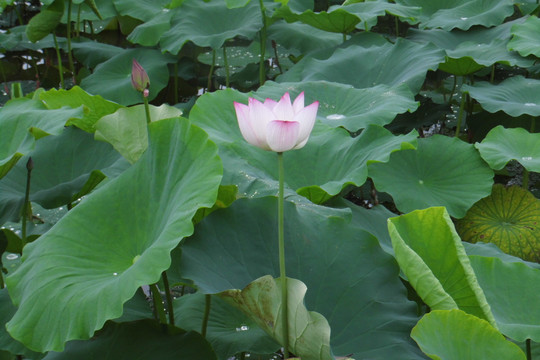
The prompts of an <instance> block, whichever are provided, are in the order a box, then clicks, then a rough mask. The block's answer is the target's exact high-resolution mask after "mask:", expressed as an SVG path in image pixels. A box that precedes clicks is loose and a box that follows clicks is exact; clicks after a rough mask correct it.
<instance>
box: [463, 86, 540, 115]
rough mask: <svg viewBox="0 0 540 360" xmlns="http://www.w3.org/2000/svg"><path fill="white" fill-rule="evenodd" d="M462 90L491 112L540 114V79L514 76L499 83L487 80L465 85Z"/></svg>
mask: <svg viewBox="0 0 540 360" xmlns="http://www.w3.org/2000/svg"><path fill="white" fill-rule="evenodd" d="M462 91H464V92H467V93H469V95H470V96H471V97H472V98H473V99H475V100H476V101H478V102H479V103H480V105H482V107H483V108H484V109H485V110H487V111H489V112H491V113H494V112H497V111H504V112H505V113H507V114H509V115H511V116H514V117H516V116H520V115H523V114H528V115H532V116H539V115H540V80H536V79H527V78H524V77H523V76H513V77H510V78H508V79H506V80H504V81H502V82H501V83H499V84H497V85H494V84H491V83H489V82H487V81H479V82H476V83H475V84H474V85H463V87H462Z"/></svg>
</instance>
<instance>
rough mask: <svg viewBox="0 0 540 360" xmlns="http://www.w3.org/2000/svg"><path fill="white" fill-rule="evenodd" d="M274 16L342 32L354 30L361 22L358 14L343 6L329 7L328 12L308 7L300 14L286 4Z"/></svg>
mask: <svg viewBox="0 0 540 360" xmlns="http://www.w3.org/2000/svg"><path fill="white" fill-rule="evenodd" d="M274 17H277V18H282V19H285V20H286V21H287V22H295V21H301V22H303V23H304V24H308V25H310V26H313V27H315V28H317V29H320V30H323V31H328V32H334V33H340V34H347V33H350V32H352V31H353V30H354V29H355V27H356V24H358V23H359V22H360V18H359V17H358V16H356V15H354V14H351V13H350V12H348V11H347V10H345V9H344V8H342V7H335V8H332V9H329V11H328V12H327V11H321V12H313V10H309V9H308V10H306V11H304V12H302V13H300V14H298V13H295V12H293V11H291V9H290V8H289V7H288V6H286V5H284V6H281V7H279V8H278V9H277V10H276V11H275V12H274Z"/></svg>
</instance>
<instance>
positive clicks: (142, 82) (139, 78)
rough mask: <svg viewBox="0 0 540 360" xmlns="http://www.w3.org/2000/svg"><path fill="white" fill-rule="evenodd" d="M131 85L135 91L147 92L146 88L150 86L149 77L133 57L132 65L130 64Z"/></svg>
mask: <svg viewBox="0 0 540 360" xmlns="http://www.w3.org/2000/svg"><path fill="white" fill-rule="evenodd" d="M131 85H133V88H134V89H135V90H137V91H140V92H142V93H144V92H145V90H146V92H147V93H148V88H149V87H150V79H149V78H148V74H147V73H146V71H145V70H144V68H143V67H142V66H141V64H139V63H138V62H137V60H135V59H133V65H132V66H131Z"/></svg>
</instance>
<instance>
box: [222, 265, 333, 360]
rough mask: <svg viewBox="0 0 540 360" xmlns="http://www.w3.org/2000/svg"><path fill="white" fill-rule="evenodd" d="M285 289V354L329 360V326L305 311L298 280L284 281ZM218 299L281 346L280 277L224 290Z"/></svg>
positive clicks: (319, 316) (302, 288)
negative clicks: (245, 315)
mask: <svg viewBox="0 0 540 360" xmlns="http://www.w3.org/2000/svg"><path fill="white" fill-rule="evenodd" d="M287 289H288V293H287V303H288V316H289V319H290V320H289V324H288V327H289V351H291V352H293V353H294V354H295V355H296V356H298V357H300V358H306V359H313V360H332V359H333V358H334V357H333V356H332V354H331V350H330V326H329V325H328V321H327V320H326V319H325V318H324V316H322V315H321V314H319V313H317V312H314V311H308V309H306V306H305V305H304V296H305V294H306V291H307V287H306V285H305V284H304V283H303V282H301V281H300V280H297V279H291V278H287ZM219 296H220V297H221V298H222V299H223V300H225V301H226V302H228V303H230V304H233V305H234V306H236V307H238V308H239V309H241V310H242V311H243V312H245V313H246V314H248V316H250V317H251V318H252V319H253V320H255V322H256V323H257V324H258V325H259V326H260V327H261V328H262V329H264V330H265V331H266V332H267V333H269V334H270V335H271V336H272V337H273V338H274V339H276V340H277V341H279V342H280V343H281V344H282V345H283V344H284V340H283V339H284V334H283V323H282V321H281V319H282V317H281V316H282V315H281V313H282V311H283V305H282V304H281V278H278V279H274V278H273V277H271V276H269V275H267V276H263V277H261V278H259V279H256V280H255V281H253V282H251V283H250V284H248V285H247V286H246V287H245V288H244V289H243V290H227V291H224V292H222V293H220V294H219ZM293 319H294V320H293Z"/></svg>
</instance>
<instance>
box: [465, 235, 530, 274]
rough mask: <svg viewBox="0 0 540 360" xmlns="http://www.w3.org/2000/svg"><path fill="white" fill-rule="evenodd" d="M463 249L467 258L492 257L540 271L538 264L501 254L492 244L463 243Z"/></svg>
mask: <svg viewBox="0 0 540 360" xmlns="http://www.w3.org/2000/svg"><path fill="white" fill-rule="evenodd" d="M462 244H463V247H464V248H465V251H466V252H467V255H469V257H471V256H483V257H493V258H497V259H500V260H501V261H503V262H505V263H515V262H519V263H523V264H526V265H527V266H528V267H530V268H533V269H540V264H539V263H534V262H530V261H525V260H523V259H521V258H518V257H516V256H512V255H509V254H507V253H505V252H503V251H502V250H501V249H499V247H498V246H497V245H495V244H493V243H484V242H478V243H474V244H473V243H469V242H465V241H464V242H463V243H462Z"/></svg>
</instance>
